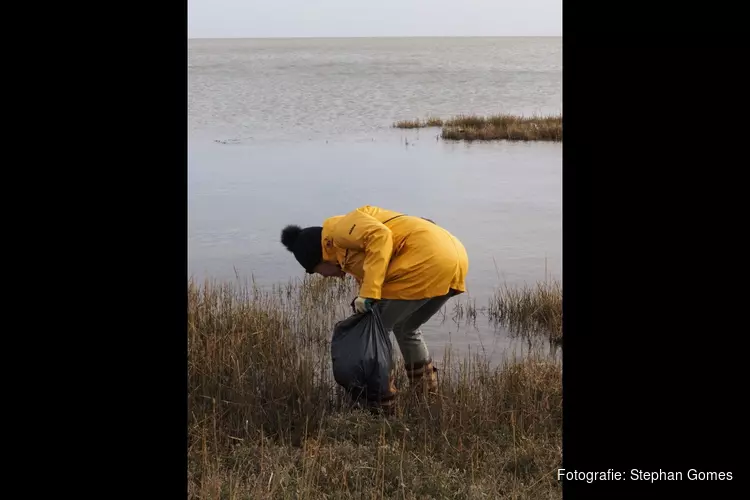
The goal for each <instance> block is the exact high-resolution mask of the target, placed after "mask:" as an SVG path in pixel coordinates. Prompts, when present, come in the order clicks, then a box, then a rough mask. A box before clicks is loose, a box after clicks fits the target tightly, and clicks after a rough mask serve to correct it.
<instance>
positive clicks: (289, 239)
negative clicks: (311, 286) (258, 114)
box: [281, 225, 323, 274]
mask: <svg viewBox="0 0 750 500" xmlns="http://www.w3.org/2000/svg"><path fill="white" fill-rule="evenodd" d="M322 237H323V228H322V227H320V226H311V227H306V228H305V229H302V228H301V227H299V226H295V225H290V226H286V227H285V228H284V229H283V230H282V231H281V243H283V244H284V246H285V247H286V249H287V250H289V251H290V252H292V253H293V254H294V258H295V259H297V262H299V263H300V264H301V265H302V267H304V268H305V271H307V273H308V274H312V273H313V268H314V267H315V266H317V265H318V264H320V263H321V262H322V260H323V247H322Z"/></svg>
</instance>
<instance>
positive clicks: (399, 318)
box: [376, 290, 456, 366]
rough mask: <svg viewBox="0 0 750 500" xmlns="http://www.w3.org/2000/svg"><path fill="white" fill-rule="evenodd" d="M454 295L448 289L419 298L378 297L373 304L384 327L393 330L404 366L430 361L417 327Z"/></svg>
mask: <svg viewBox="0 0 750 500" xmlns="http://www.w3.org/2000/svg"><path fill="white" fill-rule="evenodd" d="M454 295H456V292H454V291H453V290H451V291H450V292H449V293H448V294H446V295H441V296H440V297H433V298H431V299H422V300H393V299H383V300H380V301H378V303H377V305H376V307H377V308H378V312H379V313H380V318H381V320H382V321H383V326H384V327H385V329H386V330H388V331H392V332H393V335H394V337H396V341H397V342H398V347H399V350H400V351H401V355H402V356H403V358H404V362H405V363H406V365H407V366H409V365H410V364H412V363H415V364H421V363H425V362H427V361H430V352H429V350H428V349H427V344H425V341H424V339H423V338H422V331H421V330H420V327H421V326H422V325H423V324H425V323H426V322H427V321H429V319H430V318H432V317H433V316H434V315H435V314H436V313H437V312H438V311H439V310H440V309H441V308H442V307H443V306H444V305H445V303H446V302H448V300H449V299H450V298H451V297H453V296H454Z"/></svg>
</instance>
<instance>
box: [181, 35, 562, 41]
mask: <svg viewBox="0 0 750 500" xmlns="http://www.w3.org/2000/svg"><path fill="white" fill-rule="evenodd" d="M353 38H354V39H357V38H562V35H561V34H560V35H362V36H336V35H327V36H321V35H315V36H304V35H300V36H189V37H188V40H290V39H353Z"/></svg>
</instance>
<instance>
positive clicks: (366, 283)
mask: <svg viewBox="0 0 750 500" xmlns="http://www.w3.org/2000/svg"><path fill="white" fill-rule="evenodd" d="M333 240H334V242H335V244H336V245H337V246H339V247H341V248H349V249H352V250H364V252H365V261H364V266H363V267H364V279H363V280H362V283H361V286H360V288H359V296H360V297H364V298H368V299H375V300H380V291H381V287H382V286H383V281H385V273H386V271H387V270H388V264H389V263H390V260H391V254H392V253H393V234H392V233H391V230H390V229H388V228H387V227H386V226H385V225H383V224H382V223H381V222H380V221H378V220H377V219H376V218H375V217H373V216H371V215H368V214H367V213H365V212H363V211H361V210H360V209H357V210H354V211H352V212H350V213H349V214H347V215H346V216H345V217H344V218H343V219H341V220H340V221H339V222H338V223H337V224H336V230H335V233H334V235H333Z"/></svg>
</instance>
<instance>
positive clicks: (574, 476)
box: [557, 469, 732, 483]
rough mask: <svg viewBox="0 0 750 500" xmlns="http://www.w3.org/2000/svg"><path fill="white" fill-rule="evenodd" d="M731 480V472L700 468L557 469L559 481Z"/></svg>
mask: <svg viewBox="0 0 750 500" xmlns="http://www.w3.org/2000/svg"><path fill="white" fill-rule="evenodd" d="M628 479H630V480H635V481H651V482H654V481H682V480H685V479H687V480H688V481H731V480H732V473H731V472H713V471H703V470H698V469H689V470H688V471H687V472H682V471H663V470H661V469H659V470H658V471H644V470H641V469H630V471H629V472H628V471H624V472H623V471H616V470H614V469H608V470H606V471H602V472H584V471H579V470H574V471H568V470H565V469H558V470H557V480H558V481H586V482H587V483H593V482H594V481H622V480H628Z"/></svg>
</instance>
